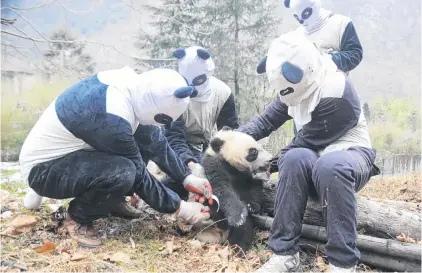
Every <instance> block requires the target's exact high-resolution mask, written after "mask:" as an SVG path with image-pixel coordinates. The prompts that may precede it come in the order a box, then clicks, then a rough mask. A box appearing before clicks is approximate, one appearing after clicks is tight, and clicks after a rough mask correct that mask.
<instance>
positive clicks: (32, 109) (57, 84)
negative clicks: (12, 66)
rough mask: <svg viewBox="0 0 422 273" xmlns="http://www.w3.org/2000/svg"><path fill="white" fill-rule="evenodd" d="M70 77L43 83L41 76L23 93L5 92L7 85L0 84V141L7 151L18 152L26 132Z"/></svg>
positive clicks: (65, 86)
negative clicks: (0, 92) (0, 91)
mask: <svg viewBox="0 0 422 273" xmlns="http://www.w3.org/2000/svg"><path fill="white" fill-rule="evenodd" d="M68 86H70V81H69V80H65V81H64V80H58V81H54V82H52V83H45V82H44V81H43V80H42V79H41V78H39V79H38V80H37V84H35V85H33V86H32V87H31V88H29V89H28V90H24V91H23V92H22V93H19V94H15V93H11V92H8V91H7V90H8V85H7V84H4V83H2V85H1V90H2V94H1V98H2V100H1V144H2V150H3V151H7V152H8V153H9V154H13V155H16V154H19V151H20V148H21V146H22V144H23V142H24V140H25V138H26V136H27V135H28V133H29V131H30V130H31V129H32V127H33V126H34V124H35V122H36V121H37V120H38V118H39V116H40V115H41V114H42V113H43V112H44V110H45V108H46V107H47V106H48V105H49V104H50V103H51V102H52V101H53V100H54V99H55V98H56V97H57V95H58V94H60V93H62V92H63V91H64V90H65V89H66V88H67V87H68Z"/></svg>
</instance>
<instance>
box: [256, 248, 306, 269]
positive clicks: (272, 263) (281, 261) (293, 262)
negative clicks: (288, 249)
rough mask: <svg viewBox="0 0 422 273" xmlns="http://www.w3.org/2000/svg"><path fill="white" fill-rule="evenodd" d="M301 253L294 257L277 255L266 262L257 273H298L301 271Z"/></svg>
mask: <svg viewBox="0 0 422 273" xmlns="http://www.w3.org/2000/svg"><path fill="white" fill-rule="evenodd" d="M299 266H300V260H299V252H297V253H296V254H294V255H275V254H273V255H272V256H271V258H270V259H269V260H268V262H266V263H265V264H264V265H263V266H262V267H261V268H260V269H258V270H257V271H255V272H256V273H261V272H262V273H264V272H277V273H279V272H297V271H298V270H299Z"/></svg>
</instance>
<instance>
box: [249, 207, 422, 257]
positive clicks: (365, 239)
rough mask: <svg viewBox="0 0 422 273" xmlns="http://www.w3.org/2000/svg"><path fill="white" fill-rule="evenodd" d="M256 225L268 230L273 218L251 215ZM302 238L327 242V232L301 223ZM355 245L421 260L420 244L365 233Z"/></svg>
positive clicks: (375, 251) (366, 249)
mask: <svg viewBox="0 0 422 273" xmlns="http://www.w3.org/2000/svg"><path fill="white" fill-rule="evenodd" d="M253 217H254V220H255V222H256V224H257V226H258V227H259V228H261V229H266V230H269V229H270V228H271V225H272V221H273V219H272V218H271V217H267V216H261V215H256V216H253ZM302 238H308V239H311V240H317V241H321V242H324V243H325V242H327V233H326V231H325V228H324V227H320V226H312V225H307V224H303V225H302ZM357 247H358V249H359V250H362V251H368V252H374V253H378V254H382V255H385V256H389V257H396V258H404V259H406V260H415V261H419V262H420V261H421V249H422V245H420V244H412V243H402V242H399V241H396V240H391V239H390V240H388V239H382V238H376V237H371V236H366V235H358V239H357Z"/></svg>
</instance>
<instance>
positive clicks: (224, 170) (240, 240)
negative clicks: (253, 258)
mask: <svg viewBox="0 0 422 273" xmlns="http://www.w3.org/2000/svg"><path fill="white" fill-rule="evenodd" d="M271 159H272V156H271V154H270V153H268V152H267V151H265V150H264V149H263V148H262V147H261V145H260V144H259V143H258V142H257V141H255V140H254V139H253V138H252V137H251V136H249V135H247V134H245V133H241V132H237V131H234V130H232V129H231V128H230V127H227V126H225V127H223V129H221V130H220V131H219V132H217V134H216V135H215V136H214V137H213V138H212V139H211V141H210V145H209V147H208V149H207V150H206V151H205V153H204V156H203V159H202V166H203V168H204V171H205V176H206V177H207V178H208V180H209V181H210V184H211V186H212V188H213V191H214V194H215V195H216V196H217V197H218V199H219V207H218V211H217V205H216V202H214V204H213V206H211V218H210V219H209V220H208V221H205V222H203V223H201V224H202V225H201V226H202V227H206V226H207V225H208V226H209V224H210V223H215V225H214V226H213V227H211V228H209V229H207V230H205V231H203V232H201V233H199V234H198V235H197V239H198V240H200V241H202V242H206V243H223V242H224V241H226V240H228V241H229V243H230V244H231V245H237V246H238V247H240V248H241V249H242V250H243V252H246V251H248V250H249V248H250V247H251V245H252V239H253V228H254V226H253V222H252V218H251V217H250V216H249V214H251V213H260V212H261V210H262V208H261V204H262V202H263V200H264V199H265V197H264V193H263V183H264V180H263V179H262V178H258V177H257V175H259V174H261V173H266V174H268V176H269V173H268V170H269V166H270V165H269V161H270V160H271Z"/></svg>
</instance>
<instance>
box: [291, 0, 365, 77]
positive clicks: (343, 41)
mask: <svg viewBox="0 0 422 273" xmlns="http://www.w3.org/2000/svg"><path fill="white" fill-rule="evenodd" d="M284 5H285V6H286V7H287V8H290V10H291V11H292V13H293V16H294V18H295V19H296V20H297V21H298V22H299V23H300V24H301V26H299V28H297V29H296V31H298V32H300V33H302V34H304V35H305V36H306V37H308V39H309V40H311V41H312V42H314V43H315V44H316V45H317V46H318V47H319V49H320V51H321V52H322V53H326V54H329V55H330V56H331V58H332V60H333V61H334V63H335V64H336V65H337V68H338V69H340V70H341V71H343V72H345V73H349V72H350V71H352V70H353V69H355V68H356V67H357V66H358V65H359V63H360V62H361V61H362V56H363V50H362V45H361V44H360V41H359V37H358V35H357V33H356V29H355V27H354V25H353V23H352V21H351V19H350V18H348V17H346V16H343V15H340V14H335V13H332V12H331V11H329V10H326V9H324V8H322V7H321V1H320V0H285V1H284Z"/></svg>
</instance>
